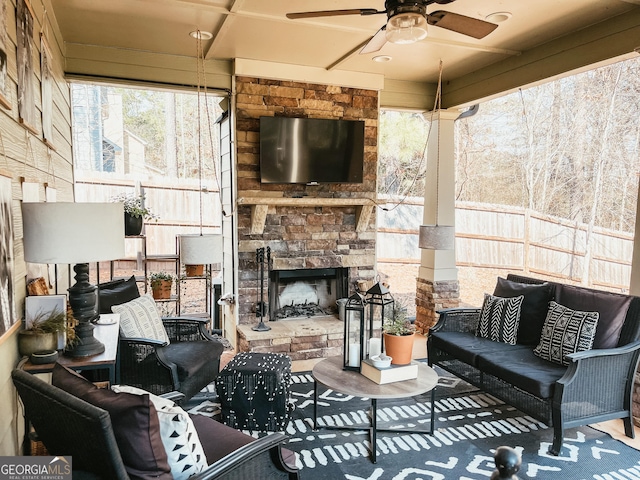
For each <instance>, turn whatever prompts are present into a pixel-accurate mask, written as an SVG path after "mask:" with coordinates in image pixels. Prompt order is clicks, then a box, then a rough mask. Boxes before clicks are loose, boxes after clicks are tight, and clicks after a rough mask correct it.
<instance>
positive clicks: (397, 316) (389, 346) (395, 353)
mask: <svg viewBox="0 0 640 480" xmlns="http://www.w3.org/2000/svg"><path fill="white" fill-rule="evenodd" d="M415 331H416V329H415V326H414V325H413V324H412V323H411V322H410V321H409V320H407V309H406V308H405V307H404V306H402V305H395V306H394V308H393V311H392V312H391V318H389V319H385V321H384V323H383V325H382V332H383V338H384V347H385V353H386V354H387V355H388V356H389V357H391V359H392V360H391V363H393V364H394V365H407V364H409V363H411V356H412V353H413V340H414V335H415Z"/></svg>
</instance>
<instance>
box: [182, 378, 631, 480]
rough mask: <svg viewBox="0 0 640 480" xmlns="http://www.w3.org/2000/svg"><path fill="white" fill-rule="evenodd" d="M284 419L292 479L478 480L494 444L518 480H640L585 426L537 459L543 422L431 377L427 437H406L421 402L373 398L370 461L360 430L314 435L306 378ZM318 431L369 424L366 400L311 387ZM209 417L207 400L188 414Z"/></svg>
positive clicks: (620, 448)
mask: <svg viewBox="0 0 640 480" xmlns="http://www.w3.org/2000/svg"><path fill="white" fill-rule="evenodd" d="M291 390H292V401H293V403H294V404H295V407H296V408H295V410H294V412H293V416H292V421H291V423H290V424H289V426H288V428H287V430H286V432H285V433H286V434H287V435H289V436H290V440H289V445H288V448H290V449H291V450H294V451H295V452H297V454H298V467H299V468H300V469H301V471H300V478H301V479H302V480H334V479H341V478H344V479H348V480H382V479H392V480H401V479H411V480H417V479H421V480H422V479H424V480H427V479H431V480H449V479H457V480H480V479H488V478H489V477H490V475H491V473H492V472H493V470H494V468H495V465H494V461H493V453H494V451H495V449H496V448H497V447H499V446H502V445H508V446H511V447H513V448H515V449H516V450H517V451H518V453H520V455H521V457H522V466H521V469H520V472H519V473H518V476H519V478H520V479H529V478H532V479H542V480H547V479H550V480H555V479H558V480H560V479H561V480H572V479H576V480H583V479H596V480H631V479H636V480H640V452H639V451H637V450H634V449H633V448H631V447H629V446H627V445H625V444H623V443H622V442H618V441H616V440H614V439H613V438H611V437H610V436H609V435H608V434H606V433H603V432H600V431H598V430H595V429H593V428H590V427H581V428H575V429H569V430H568V431H567V432H566V436H565V441H564V445H563V449H562V452H561V454H560V455H559V456H557V457H556V456H553V455H549V454H547V449H548V447H549V445H550V442H551V441H552V437H553V432H552V430H551V429H550V428H548V427H547V426H546V425H544V424H542V423H540V422H538V421H536V420H535V419H533V418H531V417H529V416H527V415H525V414H523V413H522V412H519V411H518V410H516V409H515V408H513V407H511V406H509V405H506V404H504V403H503V402H501V401H500V400H498V399H496V398H495V397H492V396H491V395H487V394H485V393H483V392H481V391H478V390H475V389H473V387H471V386H470V385H468V384H466V383H464V382H462V381H460V380H459V379H456V378H452V377H448V376H446V375H444V376H442V377H441V381H440V383H439V386H438V389H437V398H436V432H435V433H434V435H428V434H424V433H412V432H411V431H410V430H411V429H422V430H425V429H427V428H428V427H429V415H430V413H429V412H430V395H429V394H426V395H422V396H419V397H415V398H413V399H407V400H403V401H397V400H378V426H379V428H389V427H391V428H397V430H398V432H397V433H395V432H378V437H377V445H376V449H377V463H375V464H374V463H372V462H371V460H370V456H369V455H370V454H369V452H370V450H369V449H370V444H369V436H368V431H367V430H364V429H363V430H329V429H322V428H321V429H319V430H318V431H314V430H313V428H312V426H313V378H312V377H311V375H310V374H309V373H300V374H294V375H293V384H292V388H291ZM319 393H320V394H319V400H318V424H319V425H320V426H345V425H348V426H353V425H359V424H367V423H368V421H369V417H368V415H369V407H370V400H369V399H361V398H355V397H351V396H348V395H343V394H340V393H338V392H335V391H332V390H324V389H321V390H320V392H319ZM191 411H192V412H193V413H195V412H199V413H203V414H207V415H215V414H216V413H217V411H219V410H218V405H217V404H216V402H215V399H209V400H207V401H205V402H202V403H200V404H199V405H198V406H196V407H194V408H193V409H192V410H191Z"/></svg>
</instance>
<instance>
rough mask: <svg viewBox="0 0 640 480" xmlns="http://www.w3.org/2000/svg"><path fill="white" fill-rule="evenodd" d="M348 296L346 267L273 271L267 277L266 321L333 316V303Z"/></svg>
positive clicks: (334, 306) (334, 305)
mask: <svg viewBox="0 0 640 480" xmlns="http://www.w3.org/2000/svg"><path fill="white" fill-rule="evenodd" d="M348 293H349V269H348V268H344V267H339V268H312V269H296V270H273V271H271V274H270V278H269V319H270V320H271V321H276V320H294V319H300V318H309V317H315V316H323V315H335V314H336V313H337V307H336V300H338V299H339V298H344V297H347V296H348Z"/></svg>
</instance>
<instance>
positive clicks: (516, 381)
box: [478, 345, 567, 398]
mask: <svg viewBox="0 0 640 480" xmlns="http://www.w3.org/2000/svg"><path fill="white" fill-rule="evenodd" d="M506 346H507V347H511V348H505V349H503V350H501V351H494V352H490V353H483V354H482V355H480V356H479V358H478V368H479V369H480V370H482V371H483V372H485V373H488V374H490V375H493V376H495V377H498V378H500V379H501V380H503V381H504V382H506V383H509V384H511V385H514V386H516V387H518V388H520V389H521V390H524V391H525V392H529V393H531V394H532V395H535V396H537V397H540V398H551V397H552V396H553V392H554V388H555V382H556V381H557V380H559V379H560V377H562V376H563V375H564V373H565V372H566V370H567V367H564V366H560V365H558V364H555V363H552V362H547V361H546V360H543V359H541V358H540V357H538V356H536V355H535V354H534V353H533V349H532V348H530V347H528V348H517V347H518V346H516V347H512V346H511V345H506Z"/></svg>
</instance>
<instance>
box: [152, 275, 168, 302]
mask: <svg viewBox="0 0 640 480" xmlns="http://www.w3.org/2000/svg"><path fill="white" fill-rule="evenodd" d="M173 280H174V277H173V275H171V274H170V273H167V272H153V273H152V274H151V275H149V283H150V285H151V294H152V295H153V298H155V299H156V300H163V299H167V298H171V286H172V285H173Z"/></svg>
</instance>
